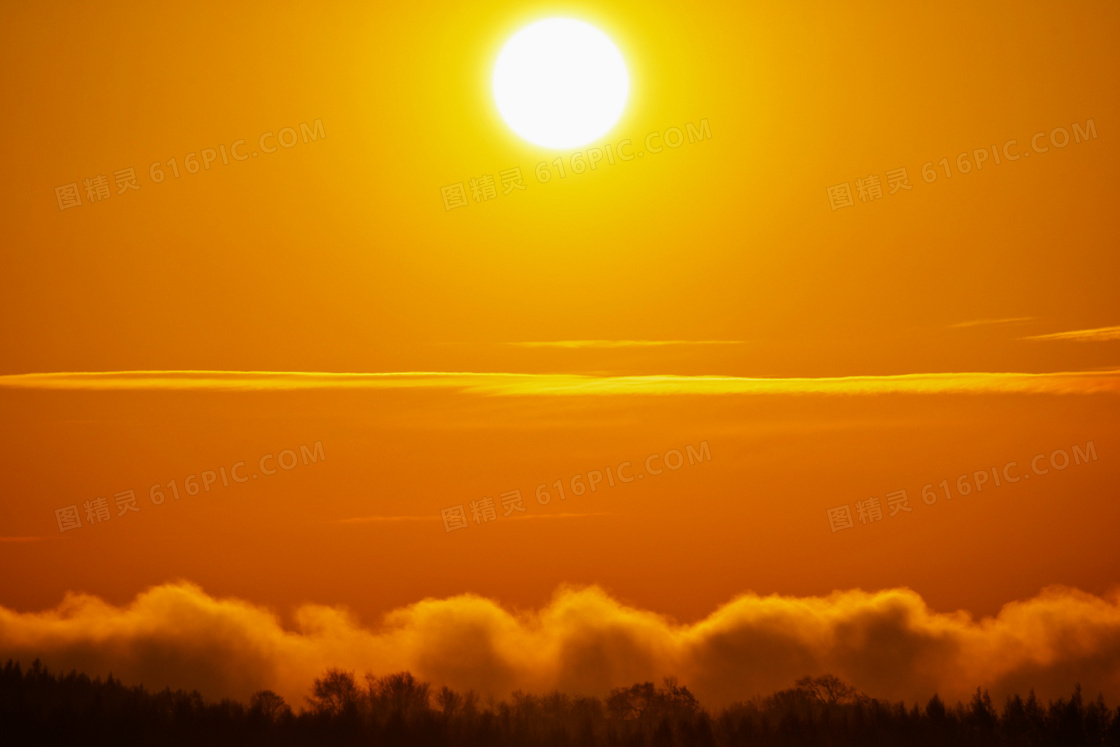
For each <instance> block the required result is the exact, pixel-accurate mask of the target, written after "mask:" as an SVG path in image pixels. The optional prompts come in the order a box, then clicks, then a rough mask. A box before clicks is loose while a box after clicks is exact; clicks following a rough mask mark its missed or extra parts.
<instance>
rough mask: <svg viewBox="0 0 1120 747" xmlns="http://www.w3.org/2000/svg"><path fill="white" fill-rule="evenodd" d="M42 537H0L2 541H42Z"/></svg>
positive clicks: (0, 541)
mask: <svg viewBox="0 0 1120 747" xmlns="http://www.w3.org/2000/svg"><path fill="white" fill-rule="evenodd" d="M42 541H43V538H42V537H0V543H2V542H42Z"/></svg>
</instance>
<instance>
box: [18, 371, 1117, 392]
mask: <svg viewBox="0 0 1120 747" xmlns="http://www.w3.org/2000/svg"><path fill="white" fill-rule="evenodd" d="M424 388H429V389H450V390H458V391H461V392H468V393H475V394H482V395H490V396H540V395H554V396H557V395H569V396H572V395H589V396H592V395H778V394H786V395H877V394H984V393H997V394H999V393H1004V394H1006V393H1018V394H1098V393H1117V392H1120V370H1105V371H1062V372H1053V373H996V372H967V373H916V374H893V375H886V376H835V377H817V378H809V377H791V378H753V377H745V376H678V375H652V376H592V375H585V374H525V373H458V372H426V371H418V372H399V373H317V372H306V371H295V372H282V371H106V372H67V373H32V374H9V375H5V376H0V389H39V390H42V389H46V390H51V389H55V390H87V391H103V390H111V391H114V390H132V391H149V390H172V391H173V390H214V391H258V390H259V391H285V390H300V389H424Z"/></svg>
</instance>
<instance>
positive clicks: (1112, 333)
mask: <svg viewBox="0 0 1120 747" xmlns="http://www.w3.org/2000/svg"><path fill="white" fill-rule="evenodd" d="M1022 339H1024V340H1074V341H1076V342H1104V341H1106V340H1120V327H1097V328H1095V329H1074V330H1070V331H1069V332H1053V333H1051V334H1048V335H1033V336H1031V337H1024V338H1022Z"/></svg>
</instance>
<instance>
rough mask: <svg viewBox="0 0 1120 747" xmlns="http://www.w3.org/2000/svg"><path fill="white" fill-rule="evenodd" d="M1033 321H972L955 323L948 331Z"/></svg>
mask: <svg viewBox="0 0 1120 747" xmlns="http://www.w3.org/2000/svg"><path fill="white" fill-rule="evenodd" d="M1032 319H1034V317H1033V316H1014V317H1008V318H1007V319H973V320H971V321H967V322H957V323H956V324H950V325H949V329H959V328H961V327H982V326H987V325H989V324H1014V323H1015V322H1029V321H1031V320H1032Z"/></svg>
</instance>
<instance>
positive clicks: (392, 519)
mask: <svg viewBox="0 0 1120 747" xmlns="http://www.w3.org/2000/svg"><path fill="white" fill-rule="evenodd" d="M592 516H610V514H609V513H583V514H579V513H558V514H532V515H527V516H511V517H510V519H511V520H514V521H531V520H534V519H584V518H588V517H592ZM426 521H432V522H438V521H442V518H441V517H440V516H438V515H437V516H354V517H351V518H348V519H332V520H330V521H327V522H325V523H327V524H396V523H406V522H426Z"/></svg>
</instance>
